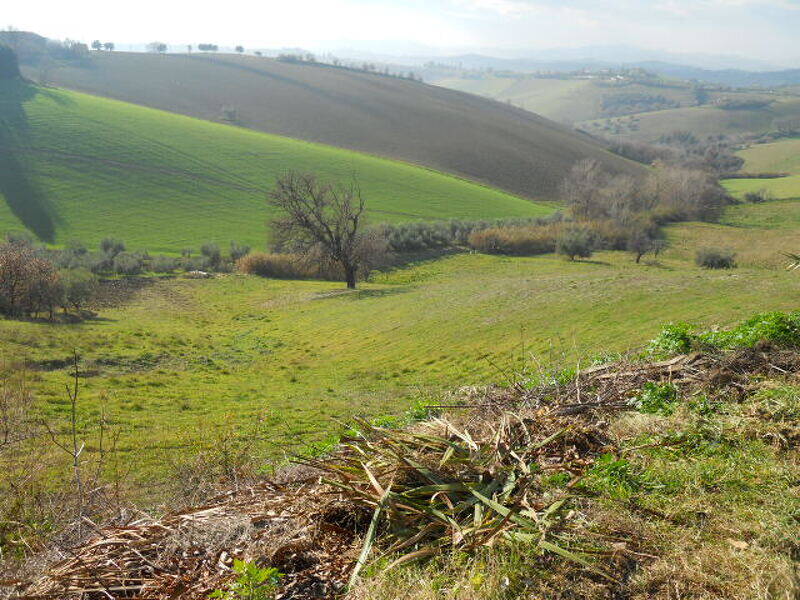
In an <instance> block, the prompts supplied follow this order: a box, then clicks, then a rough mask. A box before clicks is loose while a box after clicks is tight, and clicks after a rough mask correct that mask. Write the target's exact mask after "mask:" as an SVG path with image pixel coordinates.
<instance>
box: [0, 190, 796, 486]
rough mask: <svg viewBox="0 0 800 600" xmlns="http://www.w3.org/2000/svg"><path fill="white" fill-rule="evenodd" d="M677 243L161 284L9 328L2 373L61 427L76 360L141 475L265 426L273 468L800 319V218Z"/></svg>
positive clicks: (694, 234) (683, 229)
mask: <svg viewBox="0 0 800 600" xmlns="http://www.w3.org/2000/svg"><path fill="white" fill-rule="evenodd" d="M668 234H669V239H670V241H671V243H672V247H671V248H670V249H669V250H668V251H667V252H666V253H665V254H663V255H662V256H661V257H659V262H657V263H651V264H645V263H642V264H640V265H636V264H635V263H634V262H633V260H632V258H631V257H630V256H629V255H628V254H627V253H621V252H605V253H600V254H597V255H595V257H594V258H593V259H592V260H588V261H579V262H567V261H564V260H563V259H561V258H556V257H554V256H542V257H536V258H508V257H499V256H486V255H480V254H462V255H456V256H451V257H448V258H444V259H440V260H436V261H431V262H423V263H418V264H415V265H412V266H409V267H407V268H403V269H399V270H395V271H391V272H388V273H384V274H379V275H377V276H376V277H375V278H374V279H373V281H371V282H369V283H365V284H364V285H363V287H362V289H360V290H358V291H355V292H348V291H346V290H344V289H343V288H342V286H341V284H338V283H328V282H319V281H274V280H263V279H257V278H252V277H245V276H236V275H231V276H222V277H219V278H216V279H212V280H207V281H191V280H172V281H163V282H159V283H154V284H153V285H152V286H150V287H146V288H145V289H143V290H142V291H140V292H139V293H138V294H136V295H134V297H133V298H132V299H131V301H130V302H128V303H126V304H124V305H121V306H117V307H114V308H104V309H102V310H101V312H100V317H101V318H100V319H98V320H89V321H86V322H84V323H81V324H76V325H43V324H41V323H30V322H14V321H0V362H2V361H3V360H6V361H8V360H13V361H23V360H24V361H27V362H28V364H30V365H31V368H32V369H33V371H34V372H33V374H32V377H31V386H32V388H33V389H34V390H35V391H36V393H37V395H38V396H39V397H40V398H41V399H43V400H44V401H45V402H46V410H47V412H48V413H49V414H50V415H52V416H57V415H61V416H62V417H63V416H64V413H65V411H66V410H67V405H66V404H65V401H66V397H65V393H64V383H65V382H66V381H67V380H68V378H69V373H68V369H66V368H61V367H62V366H63V364H66V363H68V359H69V357H70V356H71V353H72V349H73V348H77V349H78V350H79V352H80V353H81V355H82V357H83V360H84V368H85V369H86V370H87V371H88V372H90V373H91V376H90V377H87V378H85V380H83V383H82V385H83V391H82V396H81V398H82V400H81V402H82V403H81V406H82V408H83V410H84V411H85V414H86V415H91V414H96V411H97V410H98V407H99V406H100V405H101V403H105V404H104V405H105V407H106V410H107V411H108V412H109V414H110V415H112V416H113V420H114V422H115V423H116V424H117V426H119V427H120V428H121V429H122V431H123V438H122V439H121V447H122V448H123V451H124V452H126V453H129V454H130V456H131V457H136V464H135V471H136V473H135V474H136V475H137V476H144V475H145V474H149V475H159V474H161V475H163V472H164V471H163V470H164V468H165V467H164V464H165V463H164V457H165V456H167V455H173V453H180V452H181V451H182V449H183V444H185V443H187V442H188V440H191V439H197V438H198V437H202V438H203V439H206V440H207V439H210V438H209V435H208V430H207V428H208V426H209V424H210V423H217V424H225V425H219V426H220V427H223V426H228V427H233V428H241V429H242V430H249V429H248V428H250V427H253V426H254V423H256V422H257V419H256V417H259V416H260V417H261V418H262V421H261V423H262V424H263V426H264V431H263V432H261V433H260V434H259V438H258V439H259V440H261V441H260V442H259V444H260V448H261V450H262V451H264V452H266V453H268V454H271V455H273V456H275V455H280V454H281V452H284V451H291V449H292V448H297V447H298V446H302V445H303V444H305V443H308V442H309V441H312V440H317V439H320V438H321V437H324V436H325V435H326V434H327V433H329V432H330V431H331V430H332V429H334V428H336V427H337V425H336V423H335V421H334V419H339V420H341V419H346V418H347V417H348V416H350V415H353V414H356V413H358V414H368V415H378V414H386V413H392V412H395V411H401V410H403V409H405V408H407V407H408V406H409V404H410V403H411V402H412V401H413V400H415V399H417V398H420V397H424V396H425V394H426V393H427V392H429V391H439V390H442V389H452V388H453V387H458V386H462V385H470V384H484V383H488V382H492V381H505V380H506V377H507V376H508V374H509V373H513V372H515V371H519V370H524V369H536V368H537V365H540V364H545V365H546V364H552V363H560V364H561V365H562V366H563V365H565V364H576V362H577V361H578V360H579V359H580V360H581V364H583V365H586V364H587V363H588V362H589V361H590V360H591V359H592V357H596V356H598V355H599V354H601V353H603V352H604V351H620V350H625V349H627V348H630V347H632V346H636V345H639V344H642V343H643V342H645V341H646V340H648V339H650V338H651V337H653V336H654V335H655V334H656V333H657V331H658V330H659V329H660V328H661V326H662V325H663V324H664V323H665V322H669V321H691V322H695V323H698V324H706V325H708V324H719V325H725V324H728V323H731V322H733V321H738V320H741V319H743V318H746V317H748V316H749V315H751V314H752V313H754V312H758V311H765V310H772V309H783V310H792V309H795V308H796V307H797V288H798V281H799V280H798V274H797V273H789V272H786V271H785V270H784V269H783V266H784V262H785V260H784V259H783V258H782V257H781V256H780V252H781V251H785V250H787V249H790V248H793V249H795V250H796V249H797V246H795V243H800V210H798V205H797V203H796V202H795V203H789V202H775V203H765V204H762V205H740V206H737V207H735V208H733V209H731V210H730V211H729V212H728V214H727V215H726V217H725V219H724V220H723V222H722V223H721V224H718V225H710V224H682V225H680V226H674V227H670V228H669V229H668ZM703 245H720V246H731V247H733V248H735V249H737V250H738V251H739V256H738V257H737V260H738V261H739V268H738V269H736V270H733V271H705V270H701V269H699V268H697V267H696V266H695V265H694V262H693V260H694V252H695V250H696V249H697V247H698V246H703ZM646 262H647V261H646ZM62 359H63V360H64V361H65V362H64V363H61V364H60V365H59V364H58V363H57V362H56V363H54V362H53V361H59V360H62ZM212 437H213V436H212Z"/></svg>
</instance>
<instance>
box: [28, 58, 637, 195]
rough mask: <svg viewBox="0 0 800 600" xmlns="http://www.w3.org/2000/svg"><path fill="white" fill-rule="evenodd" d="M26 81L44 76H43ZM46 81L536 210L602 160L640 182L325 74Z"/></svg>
mask: <svg viewBox="0 0 800 600" xmlns="http://www.w3.org/2000/svg"><path fill="white" fill-rule="evenodd" d="M25 73H26V75H27V76H28V77H30V78H32V79H37V78H39V77H41V76H43V75H42V73H41V71H40V69H39V68H38V67H31V66H28V67H26V70H25ZM44 76H45V77H46V79H47V80H48V81H49V82H50V83H52V84H55V85H58V86H61V87H66V88H69V89H73V90H77V91H82V92H88V93H91V94H96V95H100V96H106V97H110V98H114V99H117V100H123V101H126V102H131V103H134V104H140V105H144V106H148V107H152V108H159V109H162V110H167V111H170V112H176V113H180V114H184V115H189V116H193V117H198V118H201V119H206V120H212V121H219V120H222V119H223V118H224V119H228V120H231V121H232V122H234V123H235V124H237V125H240V126H242V127H246V128H249V129H255V130H259V131H264V132H268V133H274V134H279V135H285V136H289V137H294V138H298V139H303V140H307V141H313V142H321V143H325V144H330V145H333V146H338V147H341V148H348V149H352V150H359V151H363V152H368V153H371V154H376V155H379V156H387V157H393V158H397V159H401V160H404V161H407V162H411V163H415V164H419V165H425V166H427V167H431V168H434V169H437V170H441V171H445V172H449V173H453V174H456V175H459V176H462V177H466V178H468V179H472V180H475V181H478V182H481V183H485V184H487V185H492V186H494V187H499V188H502V189H505V190H507V191H510V192H512V193H515V194H518V195H523V196H527V197H530V198H542V197H551V198H552V197H553V196H554V194H555V191H556V189H557V186H558V184H559V183H560V181H561V180H562V179H563V177H564V175H565V173H566V172H567V171H568V169H569V168H570V167H571V166H572V165H573V164H574V163H575V162H576V161H578V160H581V159H583V158H589V157H591V158H596V159H598V160H600V161H601V162H602V163H603V164H604V165H605V166H606V167H607V168H608V169H609V170H612V171H617V172H626V173H631V174H635V173H640V172H641V171H642V167H640V166H639V165H637V164H635V163H631V162H628V161H626V160H624V159H621V158H620V157H617V156H615V155H613V154H610V153H609V152H607V151H606V150H605V149H603V148H602V147H601V146H600V145H599V144H598V143H597V142H596V141H594V140H592V139H591V138H589V137H588V136H584V135H582V134H578V133H575V132H573V131H570V130H569V129H567V128H565V127H562V126H560V125H557V124H555V123H553V122H551V121H548V120H547V119H544V118H542V117H539V116H537V115H534V114H531V113H530V112H528V111H524V110H521V109H518V108H515V107H511V106H507V105H504V104H501V103H498V102H493V101H491V100H487V99H485V98H480V97H477V96H473V95H469V94H464V93H459V92H456V91H452V90H446V89H443V88H440V87H436V86H430V85H425V84H422V83H419V82H414V81H408V80H404V79H398V78H393V77H387V76H382V75H378V74H374V73H365V72H361V71H354V70H350V69H345V68H337V67H333V66H329V65H318V64H307V63H306V64H293V63H288V62H281V61H278V60H273V59H267V58H260V57H255V56H229V55H200V54H182V55H181V54H167V55H156V54H142V53H122V52H112V53H108V52H106V53H92V54H91V56H90V58H88V59H87V60H85V61H82V62H80V63H73V64H69V63H65V64H62V66H60V67H59V68H55V69H52V70H48V72H47V73H46V74H45V75H44Z"/></svg>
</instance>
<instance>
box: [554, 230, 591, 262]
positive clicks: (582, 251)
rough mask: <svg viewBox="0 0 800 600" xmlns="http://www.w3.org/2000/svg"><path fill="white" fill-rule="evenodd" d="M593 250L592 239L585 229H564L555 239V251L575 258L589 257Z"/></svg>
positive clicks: (572, 258) (571, 258)
mask: <svg viewBox="0 0 800 600" xmlns="http://www.w3.org/2000/svg"><path fill="white" fill-rule="evenodd" d="M593 251H594V240H593V239H592V234H591V232H590V231H588V230H587V229H583V228H573V229H567V230H566V231H564V232H563V233H562V234H561V236H560V237H559V238H558V240H557V241H556V252H558V254H562V255H564V256H566V257H567V258H569V259H570V260H575V259H576V258H589V257H590V256H591V255H592V252H593Z"/></svg>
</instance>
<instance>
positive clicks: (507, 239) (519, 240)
mask: <svg viewBox="0 0 800 600" xmlns="http://www.w3.org/2000/svg"><path fill="white" fill-rule="evenodd" d="M562 228H563V226H562V224H560V223H553V224H550V225H537V226H532V227H492V228H490V229H484V230H482V231H476V232H474V233H472V234H471V235H470V236H469V238H468V240H467V243H468V244H469V246H470V247H471V248H472V249H474V250H478V251H480V252H487V253H489V254H513V255H516V256H534V255H537V254H548V253H550V252H553V251H555V248H556V240H557V239H558V236H559V234H560V232H561V229H562Z"/></svg>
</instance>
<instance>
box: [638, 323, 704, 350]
mask: <svg viewBox="0 0 800 600" xmlns="http://www.w3.org/2000/svg"><path fill="white" fill-rule="evenodd" d="M696 339H697V336H696V335H695V333H694V329H693V328H692V326H691V325H689V324H688V323H670V324H669V325H667V326H666V327H664V329H662V330H661V333H659V334H658V335H657V336H656V337H655V338H654V339H653V340H652V341H651V342H650V345H649V346H648V347H647V353H648V354H650V355H651V356H655V357H668V356H674V355H676V354H686V353H687V352H689V351H691V349H692V347H693V346H694V344H695V341H696Z"/></svg>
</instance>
